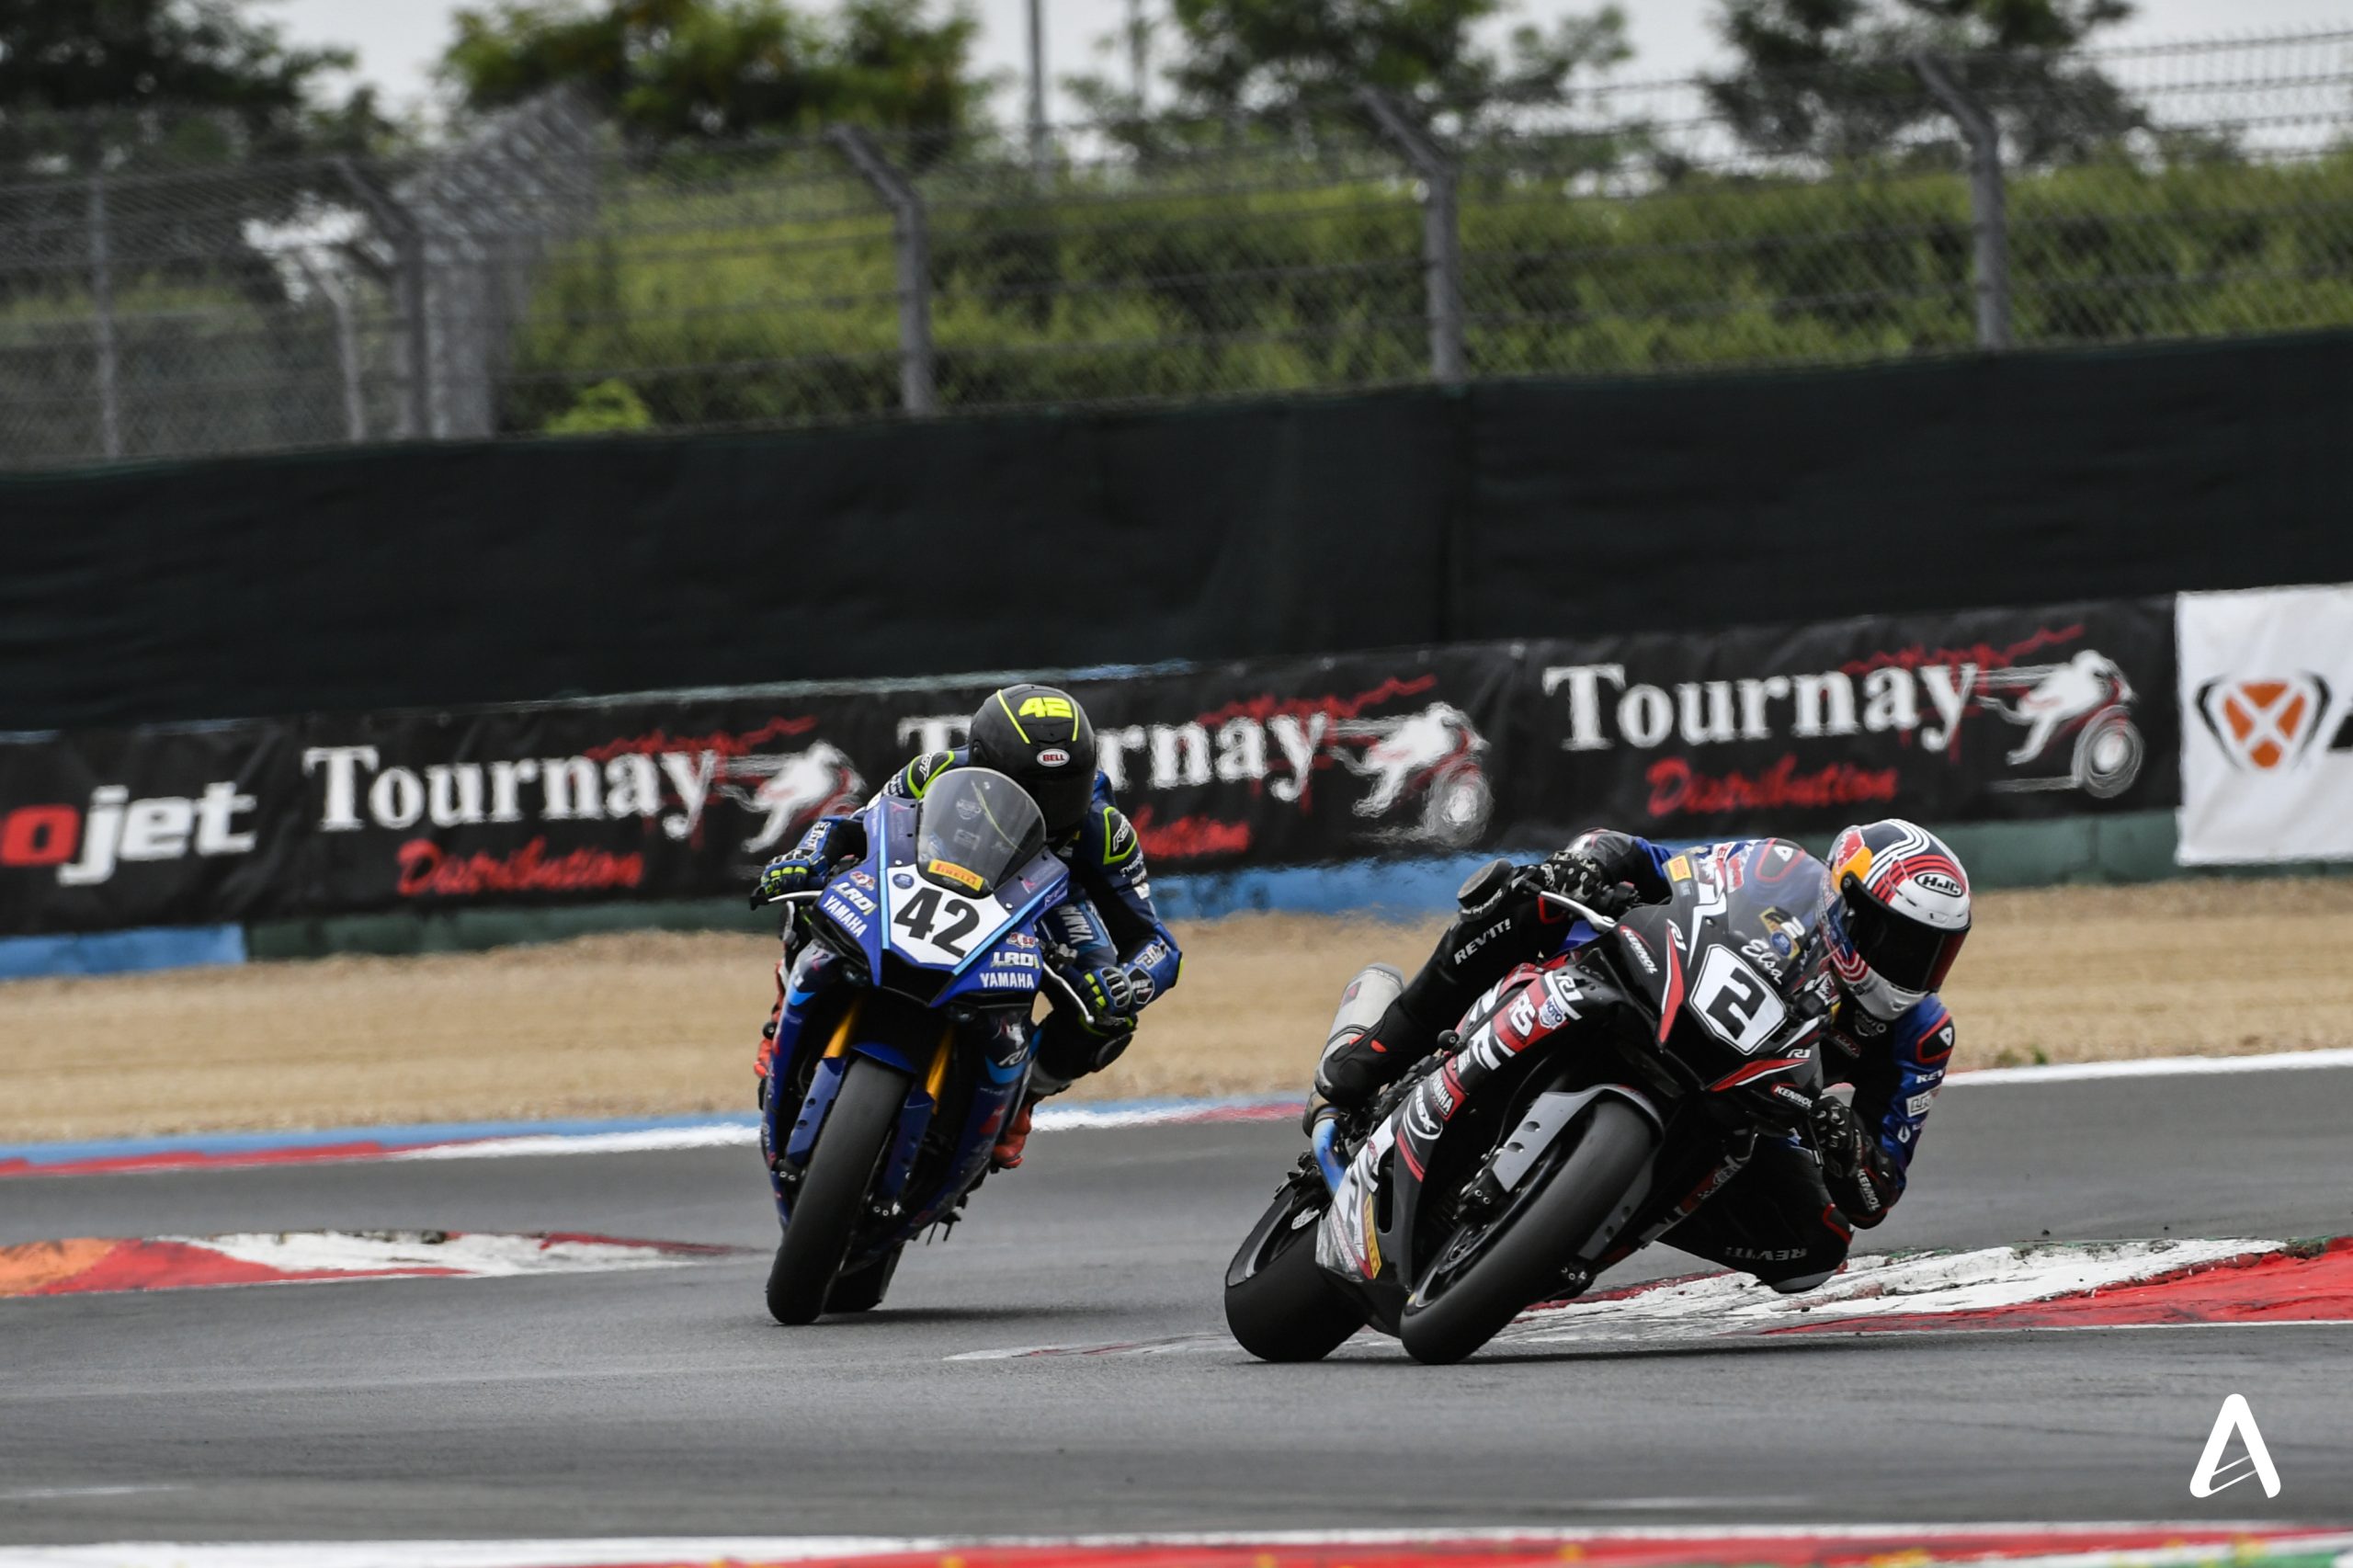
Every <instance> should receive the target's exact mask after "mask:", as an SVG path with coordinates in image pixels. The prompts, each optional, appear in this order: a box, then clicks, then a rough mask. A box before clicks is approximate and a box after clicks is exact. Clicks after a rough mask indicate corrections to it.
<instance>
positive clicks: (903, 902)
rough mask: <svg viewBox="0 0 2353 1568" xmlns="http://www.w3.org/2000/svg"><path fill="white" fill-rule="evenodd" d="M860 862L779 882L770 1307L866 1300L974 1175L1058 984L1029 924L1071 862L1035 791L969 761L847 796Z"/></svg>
mask: <svg viewBox="0 0 2353 1568" xmlns="http://www.w3.org/2000/svg"><path fill="white" fill-rule="evenodd" d="M859 815H860V817H861V818H862V820H863V823H864V826H865V830H866V844H867V850H866V855H865V857H864V858H863V859H861V860H859V861H858V862H856V863H855V864H851V865H847V866H843V867H840V868H838V869H837V871H836V874H835V876H834V877H833V878H832V880H831V881H829V882H828V883H827V884H826V885H825V887H824V889H823V890H822V891H820V892H811V893H803V894H796V895H792V900H791V902H792V903H794V904H795V908H794V911H793V917H794V919H795V921H796V922H797V924H798V928H799V947H798V952H797V954H796V956H795V958H794V960H793V962H792V966H791V969H790V973H789V975H788V978H787V983H786V990H785V999H784V1008H783V1011H782V1013H781V1015H780V1017H779V1020H778V1026H777V1037H776V1043H777V1049H776V1055H775V1059H774V1065H773V1067H772V1069H771V1073H772V1077H771V1080H770V1082H771V1084H772V1085H773V1086H772V1088H771V1089H770V1091H769V1092H768V1093H767V1096H766V1098H765V1102H764V1108H765V1112H766V1115H765V1117H764V1119H763V1122H762V1127H761V1136H760V1146H761V1153H763V1154H764V1155H765V1156H766V1158H767V1165H768V1173H769V1180H770V1184H771V1186H772V1187H773V1188H774V1191H775V1195H776V1209H777V1217H778V1220H779V1222H780V1223H781V1225H782V1227H783V1236H782V1240H781V1241H780V1243H779V1246H778V1248H777V1256H776V1264H775V1267H774V1268H773V1269H772V1270H771V1272H770V1274H769V1277H768V1289H767V1301H768V1310H769V1311H770V1312H773V1313H774V1314H775V1316H776V1317H777V1319H778V1321H779V1322H782V1323H792V1324H798V1323H807V1322H809V1321H811V1320H812V1319H813V1318H815V1317H816V1316H817V1315H818V1314H819V1313H820V1312H829V1311H830V1312H861V1311H865V1310H867V1309H869V1308H871V1307H873V1306H875V1305H877V1304H878V1303H880V1302H881V1299H882V1295H883V1292H884V1291H885V1290H888V1288H889V1286H890V1281H891V1277H892V1272H893V1271H894V1270H895V1269H896V1268H897V1267H898V1261H899V1255H900V1253H901V1251H902V1250H903V1249H904V1247H905V1245H906V1244H907V1243H908V1242H909V1241H910V1240H911V1239H913V1238H914V1237H915V1236H916V1235H918V1234H920V1233H923V1232H924V1231H925V1230H926V1229H927V1228H929V1227H931V1226H933V1225H935V1224H946V1225H952V1224H953V1223H955V1221H957V1219H959V1218H960V1217H961V1210H962V1206H963V1202H964V1199H965V1198H966V1196H967V1195H968V1194H969V1193H970V1192H971V1191H972V1187H974V1186H975V1185H976V1184H977V1183H978V1182H979V1181H980V1180H981V1179H982V1177H983V1176H985V1175H986V1174H987V1170H988V1159H989V1151H990V1148H991V1146H992V1144H993V1143H994V1142H995V1139H996V1135H997V1132H998V1130H999V1129H1000V1127H1002V1126H1003V1124H1004V1122H1005V1120H1006V1117H1007V1116H1009V1115H1010V1114H1011V1113H1012V1112H1013V1110H1014V1108H1016V1107H1017V1106H1018V1105H1019V1104H1020V1099H1021V1095H1022V1092H1023V1089H1024V1086H1025V1085H1026V1083H1027V1080H1028V1078H1029V1063H1030V1059H1031V1056H1032V1055H1033V1053H1034V1052H1035V1051H1036V1047H1037V1033H1036V1028H1035V1026H1034V1025H1033V1023H1032V1021H1031V1014H1032V1012H1033V1010H1034V1005H1035V1003H1036V1002H1037V1000H1038V995H1039V991H1040V986H1041V985H1051V984H1054V983H1057V982H1058V980H1059V976H1057V975H1055V974H1054V973H1053V971H1052V970H1051V958H1052V954H1051V952H1050V951H1049V950H1048V947H1047V944H1046V942H1045V941H1044V939H1043V938H1042V937H1041V936H1040V931H1039V922H1040V919H1041V918H1042V917H1043V916H1044V915H1045V914H1046V913H1047V912H1048V911H1050V910H1051V909H1052V908H1053V907H1054V906H1055V905H1056V904H1057V903H1060V902H1061V901H1062V900H1063V897H1064V896H1065V892H1066V890H1067V887H1068V881H1069V873H1068V871H1067V869H1065V868H1064V867H1063V863H1062V862H1061V860H1059V859H1057V858H1055V857H1054V856H1053V855H1052V854H1051V853H1049V852H1048V850H1047V848H1046V831H1045V824H1044V821H1043V819H1042V818H1041V817H1040V814H1039V811H1038V807H1037V805H1036V803H1035V802H1034V801H1031V800H1030V798H1029V794H1028V793H1027V792H1026V791H1025V790H1022V788H1021V787H1020V786H1019V785H1018V784H1017V783H1015V782H1014V781H1013V780H1012V779H1010V778H1006V777H1005V776H1004V775H1003V774H1001V773H996V772H993V771H991V770H989V769H986V768H978V767H972V768H959V769H957V770H955V771H954V772H952V773H949V774H947V775H945V776H943V777H942V778H940V779H939V780H938V782H937V783H936V784H934V785H933V786H932V788H931V789H930V790H928V791H926V795H925V797H924V799H923V801H921V802H920V803H917V802H914V801H903V800H899V799H896V798H894V797H890V796H883V797H879V798H877V799H876V800H875V801H872V802H871V803H870V804H869V805H868V806H866V807H865V809H864V810H863V811H862V812H860V813H859Z"/></svg>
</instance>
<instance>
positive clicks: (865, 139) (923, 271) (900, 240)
mask: <svg viewBox="0 0 2353 1568" xmlns="http://www.w3.org/2000/svg"><path fill="white" fill-rule="evenodd" d="M825 140H826V141H828V142H832V143H833V144H834V145H835V146H836V147H838V148H840V149H841V151H842V155H843V156H844V157H846V158H847V159H848V160H849V161H850V164H851V165H852V166H853V167H855V168H856V169H857V170H858V173H859V174H860V175H861V176H864V177H865V179H866V183H867V184H869V185H870V186H872V187H874V193H875V194H876V195H877V196H880V197H881V199H882V204H883V205H884V206H886V207H888V208H889V209H890V210H891V237H892V249H893V250H894V251H895V252H896V253H897V256H898V263H899V402H900V403H901V404H902V405H903V406H904V408H905V409H906V411H907V412H908V413H909V414H912V415H917V416H918V417H920V416H921V415H926V414H932V413H936V412H937V411H938V406H939V397H938V388H937V387H936V385H935V384H934V382H933V379H932V357H931V230H930V226H929V225H928V224H927V223H926V222H925V219H924V210H923V198H922V197H921V196H920V195H918V194H916V191H915V187H914V186H912V185H910V184H909V183H908V182H907V178H906V176H904V175H903V174H901V173H900V172H899V171H898V169H897V168H896V167H894V166H893V165H892V163H891V161H890V159H888V158H886V157H884V156H883V155H882V150H881V148H880V147H877V146H876V145H875V144H874V139H873V138H872V137H870V136H869V135H867V133H866V132H865V131H861V130H859V129H858V127H857V126H854V125H836V126H835V127H834V128H833V129H832V130H830V131H826V132H825Z"/></svg>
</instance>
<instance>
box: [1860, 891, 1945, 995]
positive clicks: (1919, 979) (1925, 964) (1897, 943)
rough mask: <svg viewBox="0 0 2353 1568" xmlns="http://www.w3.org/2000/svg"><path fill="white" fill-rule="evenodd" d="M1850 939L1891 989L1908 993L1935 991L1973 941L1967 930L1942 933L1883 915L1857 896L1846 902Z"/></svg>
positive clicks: (1866, 899) (1879, 910) (1886, 913)
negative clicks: (1964, 943) (1963, 948)
mask: <svg viewBox="0 0 2353 1568" xmlns="http://www.w3.org/2000/svg"><path fill="white" fill-rule="evenodd" d="M1847 936H1848V937H1850V938H1852V939H1853V941H1854V944H1855V951H1857V952H1858V953H1860V954H1861V955H1862V959H1863V961H1864V962H1865V963H1867V964H1869V965H1870V966H1871V968H1873V969H1874V970H1877V971H1879V973H1880V976H1881V979H1883V980H1885V981H1886V982H1887V983H1889V984H1890V985H1894V986H1899V987H1901V988H1902V989H1904V990H1905V991H1937V990H1940V989H1942V988H1943V985H1944V983H1945V976H1946V975H1948V974H1950V973H1951V972H1952V960H1955V959H1957V958H1959V957H1960V956H1961V944H1962V943H1963V942H1966V941H1967V940H1969V928H1968V927H1967V926H1963V927H1961V929H1960V930H1958V931H1939V930H1938V929H1937V928H1936V927H1935V926H1923V925H1921V924H1920V923H1919V922H1918V921H1916V920H1910V919H1906V918H1905V917H1904V916H1903V915H1897V914H1895V913H1894V912H1893V911H1891V910H1887V909H1882V908H1881V907H1880V905H1878V904H1877V903H1873V902H1872V901H1871V900H1870V898H1868V897H1865V896H1863V895H1862V894H1860V893H1859V892H1856V893H1850V894H1848V895H1847Z"/></svg>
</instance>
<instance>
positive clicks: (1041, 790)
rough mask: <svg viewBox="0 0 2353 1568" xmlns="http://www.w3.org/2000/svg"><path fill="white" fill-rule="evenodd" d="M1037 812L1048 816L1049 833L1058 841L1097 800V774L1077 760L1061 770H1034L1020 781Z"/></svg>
mask: <svg viewBox="0 0 2353 1568" xmlns="http://www.w3.org/2000/svg"><path fill="white" fill-rule="evenodd" d="M1021 782H1022V784H1023V786H1024V787H1026V788H1027V789H1028V790H1029V793H1030V796H1031V797H1032V798H1033V799H1034V800H1036V801H1037V802H1038V809H1039V810H1040V812H1044V813H1045V817H1046V831H1047V833H1048V834H1050V835H1051V836H1053V837H1054V838H1056V839H1060V838H1061V837H1062V835H1064V834H1066V833H1068V832H1069V831H1070V830H1071V829H1073V828H1074V827H1076V826H1077V825H1078V824H1079V823H1080V822H1081V821H1083V820H1084V819H1085V818H1086V807H1087V803H1088V802H1089V801H1092V800H1094V798H1095V770H1094V769H1093V768H1091V767H1086V766H1084V765H1083V764H1081V763H1079V762H1077V761H1075V760H1074V761H1072V762H1070V763H1068V764H1065V765H1064V766H1063V767H1031V768H1029V769H1028V770H1026V777H1024V778H1022V780H1021Z"/></svg>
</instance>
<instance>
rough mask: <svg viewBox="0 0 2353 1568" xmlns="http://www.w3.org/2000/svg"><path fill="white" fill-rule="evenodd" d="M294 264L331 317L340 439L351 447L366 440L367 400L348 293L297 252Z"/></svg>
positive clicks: (331, 274)
mask: <svg viewBox="0 0 2353 1568" xmlns="http://www.w3.org/2000/svg"><path fill="white" fill-rule="evenodd" d="M294 265H295V266H296V267H301V269H302V276H303V278H306V279H307V280H308V281H309V283H310V285H311V287H312V288H313V289H315V290H318V291H319V298H320V299H322V300H324V301H326V302H327V310H328V311H329V312H331V313H332V314H333V315H334V317H335V368H336V369H338V370H340V371H341V372H342V373H343V431H344V438H345V439H347V440H348V441H349V442H350V443H351V444H352V445H353V446H358V444H359V443H361V442H362V441H365V440H366V439H368V403H367V398H366V389H365V388H364V386H363V385H362V383H361V381H360V375H359V333H358V328H357V327H355V326H354V325H353V324H352V320H351V295H350V292H349V291H348V290H346V289H345V287H344V285H343V280H342V279H341V278H337V277H335V274H334V272H333V271H332V270H331V269H330V268H328V267H322V266H319V265H318V264H317V263H315V262H313V260H312V259H311V258H310V257H309V256H304V255H303V254H302V253H301V252H300V251H296V252H295V253H294Z"/></svg>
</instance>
